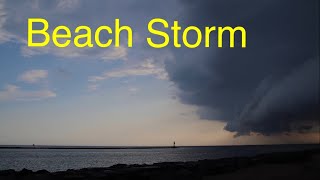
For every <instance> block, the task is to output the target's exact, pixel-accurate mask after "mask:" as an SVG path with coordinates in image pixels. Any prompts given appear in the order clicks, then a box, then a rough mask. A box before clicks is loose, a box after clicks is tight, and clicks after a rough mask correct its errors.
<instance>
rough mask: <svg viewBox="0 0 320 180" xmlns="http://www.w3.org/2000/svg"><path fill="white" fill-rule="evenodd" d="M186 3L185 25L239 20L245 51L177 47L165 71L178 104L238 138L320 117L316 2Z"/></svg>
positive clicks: (301, 127)
mask: <svg viewBox="0 0 320 180" xmlns="http://www.w3.org/2000/svg"><path fill="white" fill-rule="evenodd" d="M183 2H184V8H185V14H181V18H180V19H179V20H182V21H181V22H183V24H184V25H190V24H192V25H197V26H199V27H203V26H208V25H216V26H217V25H221V26H226V25H229V26H238V25H241V26H243V27H245V28H246V31H247V48H246V49H242V48H240V47H239V45H238V48H234V49H230V48H223V49H218V48H217V47H216V46H213V47H211V48H207V49H204V48H200V49H199V48H198V49H193V50H191V49H188V50H186V49H175V50H174V52H175V57H176V61H175V62H168V63H167V64H166V69H167V71H168V73H169V77H170V80H172V81H173V82H174V83H175V84H176V86H177V87H178V88H179V89H180V90H181V92H180V94H179V97H180V99H181V101H182V102H184V103H187V104H193V105H197V106H198V107H199V115H200V117H201V118H204V119H210V120H220V121H224V122H226V123H227V125H226V127H225V129H226V130H228V131H231V132H237V135H244V134H248V133H250V132H257V133H261V134H265V135H269V134H276V133H283V132H290V131H295V130H296V131H305V130H308V129H311V128H312V126H313V125H314V124H315V122H316V121H317V120H318V119H319V113H317V110H318V109H319V102H318V93H319V90H318V85H319V62H318V59H317V58H318V57H317V48H316V41H317V39H316V37H317V35H316V33H318V32H317V31H316V8H315V7H316V2H315V1H303V0H300V1H291V0H290V1H289V0H287V1H264V2H262V1H236V0H234V1H223V2H222V1H219V2H218V1H209V0H208V1H183ZM212 42H216V41H212ZM225 45H227V44H225Z"/></svg>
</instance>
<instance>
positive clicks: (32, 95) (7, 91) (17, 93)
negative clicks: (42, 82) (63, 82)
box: [0, 85, 57, 101]
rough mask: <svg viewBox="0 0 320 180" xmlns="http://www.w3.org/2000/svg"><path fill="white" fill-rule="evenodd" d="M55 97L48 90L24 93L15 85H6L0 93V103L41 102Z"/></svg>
mask: <svg viewBox="0 0 320 180" xmlns="http://www.w3.org/2000/svg"><path fill="white" fill-rule="evenodd" d="M56 96H57V95H56V94H55V93H54V92H52V91H50V90H37V91H25V90H21V89H20V87H18V86H15V85H7V86H6V87H5V88H4V90H1V91H0V101H12V100H25V101H31V100H41V99H47V98H53V97H56Z"/></svg>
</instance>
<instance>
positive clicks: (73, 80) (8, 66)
mask: <svg viewBox="0 0 320 180" xmlns="http://www.w3.org/2000/svg"><path fill="white" fill-rule="evenodd" d="M187 8H188V7H187V6H183V5H182V4H181V2H180V1H172V0H167V1H152V2H151V1H147V0H146V1H116V0H113V1H80V0H69V1H66V0H54V1H40V0H26V1H15V0H10V1H9V0H0V55H1V56H0V144H56V145H60V144H61V145H171V143H172V142H173V141H174V140H175V141H176V142H177V144H178V145H215V144H255V143H281V142H283V141H285V142H296V141H295V140H297V139H298V140H299V138H300V139H302V138H301V137H300V136H299V135H293V137H294V138H292V137H287V136H282V135H280V136H277V137H280V138H274V137H264V136H257V135H251V136H243V137H238V138H233V135H234V133H231V132H228V131H226V130H224V126H225V124H226V123H225V122H223V121H219V119H217V120H218V121H212V120H210V121H209V120H205V119H200V118H199V117H198V115H197V111H198V108H197V107H196V106H194V105H192V104H190V105H188V104H183V103H181V102H180V100H179V98H178V97H177V94H178V93H179V91H180V90H179V88H177V87H176V86H175V83H174V82H172V81H171V80H170V78H169V76H168V73H167V70H166V68H165V65H166V63H168V62H173V61H174V60H175V53H174V52H173V49H171V48H164V49H152V48H150V47H148V46H146V41H145V39H146V37H147V36H148V35H149V34H148V32H147V22H148V21H149V20H151V19H152V18H155V17H162V18H164V19H166V20H167V21H172V20H174V19H177V18H181V19H184V17H183V16H181V13H182V12H183V11H185V10H186V9H187ZM30 17H41V18H46V19H47V20H48V22H49V24H50V28H49V29H50V30H51V31H52V28H53V27H55V26H57V25H60V24H64V25H67V26H68V27H70V28H71V29H72V28H74V27H76V26H78V25H88V26H90V27H92V28H95V27H98V26H100V25H112V24H113V21H114V19H115V18H120V21H121V24H122V23H123V24H124V25H130V26H131V27H132V29H133V31H134V35H133V39H134V40H133V42H134V45H133V48H127V47H126V46H125V45H122V46H121V47H119V48H113V47H110V48H104V49H102V48H97V47H95V48H92V49H87V48H84V49H80V48H76V47H74V46H70V47H67V48H63V49H59V48H57V47H54V46H53V45H52V44H49V45H48V46H47V47H44V48H29V47H27V44H26V42H27V19H28V18H30ZM125 42H126V41H125V38H123V39H122V42H121V43H122V44H125ZM191 54H192V52H191ZM308 138H309V139H308ZM313 138H314V137H313V136H310V137H309V136H308V137H307V139H305V138H304V141H311V142H312V141H313ZM294 139H295V140H294Z"/></svg>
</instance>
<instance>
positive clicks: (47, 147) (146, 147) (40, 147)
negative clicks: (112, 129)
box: [0, 144, 320, 149]
mask: <svg viewBox="0 0 320 180" xmlns="http://www.w3.org/2000/svg"><path fill="white" fill-rule="evenodd" d="M288 145H289V146H319V147H320V144H261V145H260V144H258V145H217V146H175V147H173V146H59V145H35V146H32V145H0V149H171V148H172V149H173V148H188V147H241V146H243V147H246V146H288Z"/></svg>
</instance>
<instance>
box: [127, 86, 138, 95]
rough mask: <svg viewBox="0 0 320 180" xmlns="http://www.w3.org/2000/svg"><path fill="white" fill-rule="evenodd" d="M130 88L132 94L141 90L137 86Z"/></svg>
mask: <svg viewBox="0 0 320 180" xmlns="http://www.w3.org/2000/svg"><path fill="white" fill-rule="evenodd" d="M128 90H129V92H130V94H131V95H135V94H137V93H138V92H139V90H140V89H139V88H135V87H130V88H129V89H128Z"/></svg>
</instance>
